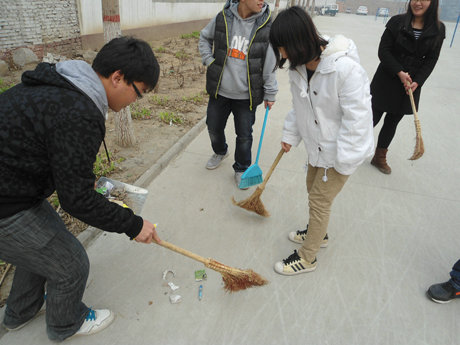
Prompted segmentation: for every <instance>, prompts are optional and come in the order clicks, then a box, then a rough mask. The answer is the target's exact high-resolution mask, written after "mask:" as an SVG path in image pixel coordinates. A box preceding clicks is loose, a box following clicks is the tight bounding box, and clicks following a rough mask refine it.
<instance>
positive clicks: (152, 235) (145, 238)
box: [134, 219, 161, 244]
mask: <svg viewBox="0 0 460 345" xmlns="http://www.w3.org/2000/svg"><path fill="white" fill-rule="evenodd" d="M134 240H135V241H137V242H142V243H152V241H155V242H156V243H158V244H159V243H161V240H160V237H158V234H157V230H156V226H155V225H154V224H152V223H150V222H149V221H148V220H145V219H144V226H143V227H142V229H141V232H140V233H139V235H137V236H136V238H135V239H134Z"/></svg>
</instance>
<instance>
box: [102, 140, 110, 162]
mask: <svg viewBox="0 0 460 345" xmlns="http://www.w3.org/2000/svg"><path fill="white" fill-rule="evenodd" d="M102 142H103V143H104V149H105V154H106V155H107V160H108V161H109V164H110V157H109V151H107V145H106V144H105V140H104V139H102Z"/></svg>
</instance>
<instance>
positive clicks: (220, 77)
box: [214, 9, 249, 99]
mask: <svg viewBox="0 0 460 345" xmlns="http://www.w3.org/2000/svg"><path fill="white" fill-rule="evenodd" d="M222 16H223V17H224V22H225V38H226V39H227V51H226V52H225V59H224V63H223V65H222V71H221V72H220V76H219V81H218V82H217V87H216V94H215V95H214V98H216V99H217V93H218V92H219V86H220V83H221V81H222V76H223V75H224V68H225V64H226V63H227V58H228V49H229V47H230V45H229V44H228V26H227V18H226V17H225V9H223V10H222ZM248 52H249V51H248Z"/></svg>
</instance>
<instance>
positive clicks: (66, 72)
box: [56, 60, 109, 119]
mask: <svg viewBox="0 0 460 345" xmlns="http://www.w3.org/2000/svg"><path fill="white" fill-rule="evenodd" d="M56 72H58V73H59V74H60V75H61V76H63V77H64V78H65V79H67V80H68V81H69V82H70V83H71V84H72V85H74V86H75V87H77V88H78V89H80V90H81V91H83V92H84V93H85V94H86V95H87V96H88V97H89V98H91V99H92V101H93V102H94V103H95V104H96V106H97V107H98V108H99V110H100V111H101V113H102V115H103V116H104V117H105V118H106V119H107V110H108V108H109V106H108V101H107V95H106V93H105V89H104V86H103V85H102V82H101V80H100V79H99V77H98V75H97V73H96V72H95V71H94V70H93V68H92V67H91V66H90V65H89V64H88V63H86V62H85V61H81V60H68V61H62V62H58V63H57V64H56Z"/></svg>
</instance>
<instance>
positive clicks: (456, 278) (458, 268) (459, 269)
mask: <svg viewBox="0 0 460 345" xmlns="http://www.w3.org/2000/svg"><path fill="white" fill-rule="evenodd" d="M450 277H451V281H452V284H453V285H454V287H455V288H456V289H460V260H458V261H457V262H456V263H455V265H454V267H452V271H451V272H450Z"/></svg>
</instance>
